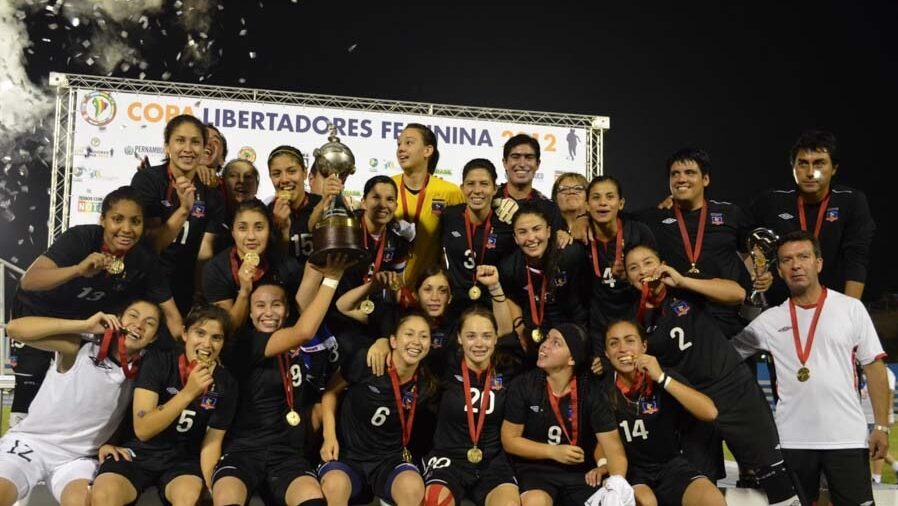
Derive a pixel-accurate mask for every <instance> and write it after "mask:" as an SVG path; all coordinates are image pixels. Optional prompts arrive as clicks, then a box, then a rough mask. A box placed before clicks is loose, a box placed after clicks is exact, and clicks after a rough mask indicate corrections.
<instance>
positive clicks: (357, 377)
mask: <svg viewBox="0 0 898 506" xmlns="http://www.w3.org/2000/svg"><path fill="white" fill-rule="evenodd" d="M366 358H367V352H366V351H364V350H362V351H359V352H358V353H356V354H355V355H354V356H353V357H352V358H351V359H349V360H347V362H346V364H345V365H346V367H345V368H343V369H342V370H341V372H342V375H343V377H344V378H345V379H346V381H347V382H348V383H349V388H348V389H347V391H346V393H345V395H344V396H343V400H342V403H341V404H340V412H339V416H338V417H337V430H338V436H339V439H340V456H341V458H342V457H345V458H347V459H349V460H353V461H371V460H382V459H384V458H387V457H388V456H390V455H393V456H396V455H399V454H400V452H401V451H402V448H403V446H402V427H401V424H400V421H399V413H398V411H397V408H396V398H395V396H394V394H393V384H392V381H391V379H390V374H389V372H385V373H384V374H383V375H381V376H375V375H374V374H373V373H372V372H371V369H370V368H369V367H368V366H367V365H366V363H365V362H366ZM399 390H400V399H401V402H402V406H403V408H402V409H403V410H405V415H404V416H405V419H406V423H408V416H409V415H408V413H409V409H410V408H411V406H412V404H413V403H414V404H415V409H416V412H417V413H418V414H419V413H420V411H419V410H421V411H423V410H424V409H426V403H427V400H428V399H427V388H426V386H425V380H424V376H423V374H421V373H420V371H419V373H418V374H417V375H416V376H415V377H414V378H413V380H410V381H407V382H406V383H403V384H401V385H400V386H399ZM416 399H417V400H416ZM415 418H416V419H417V414H416V416H415Z"/></svg>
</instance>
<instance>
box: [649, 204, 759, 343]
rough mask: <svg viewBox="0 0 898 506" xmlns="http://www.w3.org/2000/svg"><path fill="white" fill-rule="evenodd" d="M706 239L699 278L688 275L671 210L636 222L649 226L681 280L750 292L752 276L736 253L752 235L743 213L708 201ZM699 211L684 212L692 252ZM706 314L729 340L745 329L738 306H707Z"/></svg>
mask: <svg viewBox="0 0 898 506" xmlns="http://www.w3.org/2000/svg"><path fill="white" fill-rule="evenodd" d="M707 208H708V209H707V216H706V218H705V235H704V239H703V241H702V249H701V252H700V254H699V258H698V262H696V265H695V266H696V268H698V270H699V271H700V272H699V273H698V274H691V273H689V272H688V271H689V269H690V268H691V267H692V262H691V261H690V260H689V258H688V257H687V256H686V246H685V245H684V244H683V238H682V237H681V236H680V227H679V225H678V224H677V217H676V214H675V212H674V210H673V208H671V209H647V210H645V211H643V212H641V213H640V215H639V219H640V221H643V222H644V223H645V224H646V225H648V227H649V229H651V231H652V233H653V234H654V235H655V240H656V241H657V243H658V253H659V254H660V255H661V259H662V260H664V261H665V262H666V263H667V264H668V265H670V266H671V267H673V268H674V269H676V270H677V271H679V272H680V274H683V275H684V276H690V277H697V278H701V279H711V278H722V279H731V280H733V281H736V282H738V283H739V284H740V285H742V287H743V288H745V290H746V292H749V291H751V274H749V272H748V270H747V269H746V268H745V264H744V263H743V262H742V259H741V258H739V254H738V252H740V251H741V252H745V251H746V246H745V239H746V238H747V237H748V234H749V232H751V223H750V222H749V219H748V216H747V215H746V214H745V213H744V212H742V210H741V209H740V208H739V207H738V206H736V205H733V204H731V203H729V202H718V201H716V200H708V201H707ZM700 218H701V209H696V210H694V211H683V220H684V221H685V222H686V231H687V233H688V235H689V241H690V242H691V244H692V248H693V251H694V249H695V246H696V237H697V234H698V225H699V221H700ZM708 312H709V313H711V314H712V315H713V316H714V317H715V318H717V320H718V321H719V322H720V324H721V327H722V328H723V329H724V333H725V334H726V335H727V336H728V337H729V336H733V335H735V334H736V333H738V332H739V331H740V330H742V327H744V326H745V325H744V324H743V322H742V321H741V319H740V318H739V306H738V305H735V306H734V305H723V304H716V303H713V302H709V303H708Z"/></svg>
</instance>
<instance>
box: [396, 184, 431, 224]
mask: <svg viewBox="0 0 898 506" xmlns="http://www.w3.org/2000/svg"><path fill="white" fill-rule="evenodd" d="M429 182H430V174H428V175H427V177H426V178H424V185H423V186H421V192H420V193H418V205H417V207H416V208H415V219H414V220H410V219H409V217H408V202H407V201H406V200H405V194H406V192H409V193H411V191H410V190H409V189H408V186H405V176H403V177H402V178H401V179H400V181H399V183H400V184H401V185H402V192H400V196H401V197H402V212H403V213H405V221H410V222H411V223H414V224H415V225H417V224H418V218H420V217H421V208H422V207H423V206H424V199H425V197H426V196H427V183H429Z"/></svg>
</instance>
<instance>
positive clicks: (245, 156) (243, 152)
mask: <svg viewBox="0 0 898 506" xmlns="http://www.w3.org/2000/svg"><path fill="white" fill-rule="evenodd" d="M237 158H239V159H241V160H246V161H247V162H249V163H253V162H255V161H256V150H255V149H253V148H252V146H243V147H242V148H240V150H239V151H237Z"/></svg>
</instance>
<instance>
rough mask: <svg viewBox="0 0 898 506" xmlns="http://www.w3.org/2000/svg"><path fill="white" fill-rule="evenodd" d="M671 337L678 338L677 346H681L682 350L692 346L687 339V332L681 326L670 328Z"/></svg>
mask: <svg viewBox="0 0 898 506" xmlns="http://www.w3.org/2000/svg"><path fill="white" fill-rule="evenodd" d="M670 338H671V339H676V340H677V347H678V348H680V351H685V350H686V349H688V348H689V347H691V346H692V343H691V342H689V341H687V340H686V332H683V329H681V328H680V327H674V328H672V329H670Z"/></svg>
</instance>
